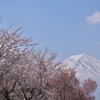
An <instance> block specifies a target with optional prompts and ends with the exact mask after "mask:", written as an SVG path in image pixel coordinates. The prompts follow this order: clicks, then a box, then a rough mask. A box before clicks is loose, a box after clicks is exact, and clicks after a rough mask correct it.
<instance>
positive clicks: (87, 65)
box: [63, 53, 100, 78]
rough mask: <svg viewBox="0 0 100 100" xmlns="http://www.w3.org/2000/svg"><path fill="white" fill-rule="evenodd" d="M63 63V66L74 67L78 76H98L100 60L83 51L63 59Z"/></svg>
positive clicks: (99, 75)
mask: <svg viewBox="0 0 100 100" xmlns="http://www.w3.org/2000/svg"><path fill="white" fill-rule="evenodd" d="M63 65H64V66H65V67H64V68H69V67H71V68H75V70H76V71H77V73H76V76H78V77H84V78H93V77H96V76H98V77H100V61H99V60H97V59H96V58H94V57H92V56H89V55H87V54H84V53H83V54H79V55H73V56H71V57H69V58H67V59H66V60H64V61H63Z"/></svg>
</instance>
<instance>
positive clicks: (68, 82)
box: [51, 68, 97, 100]
mask: <svg viewBox="0 0 100 100" xmlns="http://www.w3.org/2000/svg"><path fill="white" fill-rule="evenodd" d="M75 74H76V72H75V69H70V68H69V69H66V70H63V71H62V70H61V71H60V72H59V73H58V74H56V75H55V77H54V79H53V80H52V82H51V85H52V86H53V90H52V93H53V94H52V97H53V99H54V100H95V96H93V93H94V92H95V90H96V88H97V84H96V82H95V81H93V80H92V79H87V80H84V82H83V83H81V82H80V81H79V79H78V78H77V77H75Z"/></svg>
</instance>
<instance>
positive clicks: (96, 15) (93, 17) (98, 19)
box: [86, 11, 100, 24]
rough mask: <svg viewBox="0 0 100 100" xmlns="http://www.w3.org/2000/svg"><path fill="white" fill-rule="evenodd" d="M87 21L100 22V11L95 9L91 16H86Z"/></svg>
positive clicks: (90, 22) (91, 22)
mask: <svg viewBox="0 0 100 100" xmlns="http://www.w3.org/2000/svg"><path fill="white" fill-rule="evenodd" d="M86 21H87V22H88V23H89V24H98V23H100V11H95V13H94V14H93V15H91V16H88V17H86Z"/></svg>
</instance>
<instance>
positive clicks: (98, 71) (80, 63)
mask: <svg viewBox="0 0 100 100" xmlns="http://www.w3.org/2000/svg"><path fill="white" fill-rule="evenodd" d="M62 63H63V65H64V69H66V68H75V71H76V77H78V78H79V79H80V80H81V81H83V80H84V79H87V78H91V79H93V80H95V81H96V82H97V85H98V87H97V90H96V92H95V95H96V100H100V95H99V93H100V86H99V84H100V61H99V60H97V59H95V58H94V57H91V56H89V55H87V54H80V55H74V56H71V57H69V58H67V59H66V60H64V61H63V62H62Z"/></svg>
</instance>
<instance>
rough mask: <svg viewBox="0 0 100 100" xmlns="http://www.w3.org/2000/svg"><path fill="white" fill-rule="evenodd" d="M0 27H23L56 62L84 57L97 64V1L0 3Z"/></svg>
mask: <svg viewBox="0 0 100 100" xmlns="http://www.w3.org/2000/svg"><path fill="white" fill-rule="evenodd" d="M0 16H1V17H0V18H1V19H2V22H1V24H0V27H3V28H7V27H8V26H10V25H12V28H11V29H12V30H15V29H17V28H18V27H21V26H22V27H23V30H24V32H23V37H33V39H34V40H35V42H38V43H39V45H38V46H37V48H40V49H41V48H43V47H45V46H47V45H48V44H49V47H50V48H51V51H54V52H58V57H57V60H65V59H66V58H68V57H69V56H71V55H75V54H81V53H85V54H88V55H90V56H93V57H95V58H97V59H98V60H100V0H0Z"/></svg>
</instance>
